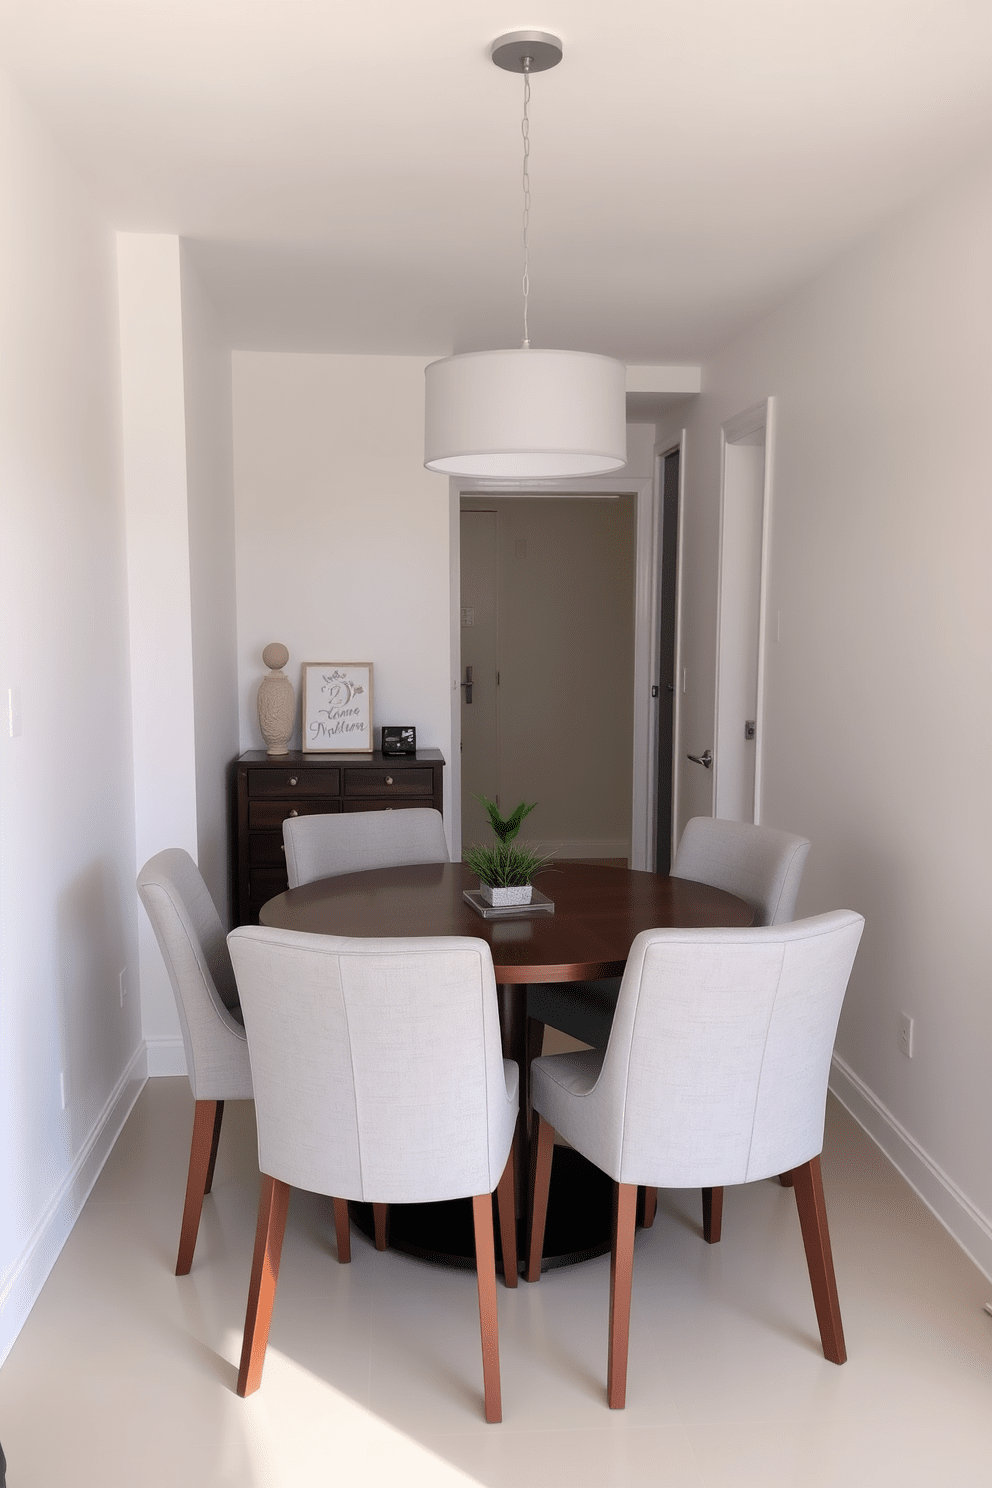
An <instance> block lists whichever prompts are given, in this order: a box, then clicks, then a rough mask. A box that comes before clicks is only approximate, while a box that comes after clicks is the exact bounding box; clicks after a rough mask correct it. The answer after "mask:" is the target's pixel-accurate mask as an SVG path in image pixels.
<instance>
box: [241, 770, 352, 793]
mask: <svg viewBox="0 0 992 1488" xmlns="http://www.w3.org/2000/svg"><path fill="white" fill-rule="evenodd" d="M340 791H341V771H340V769H339V768H338V767H337V766H336V765H335V766H334V768H333V769H327V770H312V769H310V770H308V769H306V768H304V769H299V768H297V769H295V770H294V769H293V767H292V766H291V765H289V766H287V767H286V769H285V770H273V769H266V770H249V771H248V794H249V796H336V795H339V794H340Z"/></svg>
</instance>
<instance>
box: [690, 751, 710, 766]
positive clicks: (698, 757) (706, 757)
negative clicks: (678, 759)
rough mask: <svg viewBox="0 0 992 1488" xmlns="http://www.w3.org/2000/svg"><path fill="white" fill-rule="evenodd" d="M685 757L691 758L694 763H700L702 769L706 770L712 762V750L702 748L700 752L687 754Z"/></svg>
mask: <svg viewBox="0 0 992 1488" xmlns="http://www.w3.org/2000/svg"><path fill="white" fill-rule="evenodd" d="M686 759H691V760H692V763H693V764H694V765H702V767H703V769H704V770H708V769H709V767H710V765H711V764H712V763H713V752H712V750H709V749H704V751H703V753H702V754H687V755H686Z"/></svg>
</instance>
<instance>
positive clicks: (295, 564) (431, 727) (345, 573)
mask: <svg viewBox="0 0 992 1488" xmlns="http://www.w3.org/2000/svg"><path fill="white" fill-rule="evenodd" d="M425 362H426V359H421V358H417V357H374V356H317V355H293V354H287V355H280V354H271V353H251V352H236V353H235V354H234V377H233V385H234V467H235V502H236V533H237V539H236V540H237V608H238V662H239V694H240V701H241V747H242V749H261V748H263V747H264V746H263V743H262V737H261V734H260V733H259V729H258V715H257V712H256V707H255V699H256V695H257V692H258V684H259V681H260V680H261V678H262V676H263V675H264V673H265V668H264V666H263V665H262V659H261V653H262V649H263V647H264V646H265V645H266V644H267V643H268V642H269V641H282V642H283V643H284V644H285V645H286V646H288V647H289V652H290V660H289V664H288V666H287V674H288V675H289V677H290V678H291V679H292V681H293V684H294V686H295V687H296V692H297V706H299V682H300V666H301V663H303V662H304V661H371V662H372V664H373V667H374V672H373V724H374V726H375V727H376V728H378V727H379V726H380V725H381V724H382V723H384V722H385V723H412V724H414V725H415V727H416V729H417V744H418V746H420V747H424V746H431V747H434V748H438V749H441V750H442V751H443V752H444V753H445V755H447V752H448V751H447V741H448V738H449V736H450V730H451V703H452V694H451V679H450V678H449V667H450V657H449V608H448V607H449V587H450V586H449V561H450V554H449V531H448V521H449V513H448V482H447V480H446V479H445V477H443V476H439V475H434V474H431V473H430V472H428V471H426V470H425V469H424V467H423V458H424V456H423V442H424V373H423V369H424V365H425ZM291 747H293V748H299V728H298V727H297V731H296V735H295V736H294V739H293V741H292V745H291ZM445 777H446V779H445V816H446V818H447V817H448V814H449V799H450V794H449V793H450V780H449V778H448V777H449V772H448V771H445Z"/></svg>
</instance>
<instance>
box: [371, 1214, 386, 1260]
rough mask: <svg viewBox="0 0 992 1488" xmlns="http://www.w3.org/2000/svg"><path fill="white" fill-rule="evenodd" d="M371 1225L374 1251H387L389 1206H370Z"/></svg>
mask: <svg viewBox="0 0 992 1488" xmlns="http://www.w3.org/2000/svg"><path fill="white" fill-rule="evenodd" d="M372 1223H373V1224H374V1226H375V1248H376V1250H388V1249H389V1205H388V1204H373V1205H372Z"/></svg>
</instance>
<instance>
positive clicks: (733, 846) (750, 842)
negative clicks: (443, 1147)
mask: <svg viewBox="0 0 992 1488" xmlns="http://www.w3.org/2000/svg"><path fill="white" fill-rule="evenodd" d="M809 849H810V843H809V839H808V838H807V837H795V836H793V835H792V833H791V832H780V831H778V830H777V828H775V827H762V826H755V825H753V824H752V823H750V822H735V821H723V820H721V819H720V818H719V817H711V816H694V817H693V818H692V819H691V820H690V821H688V822H686V825H685V830H684V832H683V833H682V838H681V841H680V842H679V846H678V851H677V852H676V854H675V862H674V863H673V864H672V877H673V878H689V879H693V880H695V882H696V883H704V884H710V885H711V887H713V888H715V889H725V890H726V891H727V893H729V894H736V895H737V897H738V899H744V900H746V901H747V903H748V904H750V905H751V906H752V908H753V909H754V912H755V920H754V922H755V924H756V925H781V924H784V923H785V922H786V921H787V920H791V919H792V917H793V915H794V913H795V908H796V897H797V895H798V893H799V885H800V883H801V882H802V876H803V869H804V867H805V866H806V858H807V856H808V854H809ZM619 991H620V978H619V977H608V978H606V979H605V980H603V981H598V982H571V983H569V984H568V985H567V986H556V985H555V984H554V983H547V984H544V985H540V986H534V987H530V988H528V992H527V1016H528V1017H529V1018H530V1019H531V1020H532V1021H533V1023H534V1025H535V1026H534V1027H533V1028H531V1029H530V1031H529V1033H530V1038H529V1042H530V1044H531V1047H532V1048H533V1049H534V1051H535V1053H539V1052H540V1045H539V1040H540V1039H541V1037H542V1035H543V1033H544V1024H546V1023H550V1024H551V1026H552V1028H559V1029H561V1031H562V1032H563V1033H568V1034H571V1036H572V1037H573V1038H577V1039H580V1040H581V1041H582V1043H584V1044H591V1045H592V1046H593V1048H595V1049H605V1048H606V1044H607V1040H608V1039H609V1037H610V1028H611V1027H612V1024H613V1012H614V1009H615V1008H616V1005H617V994H618V992H619Z"/></svg>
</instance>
